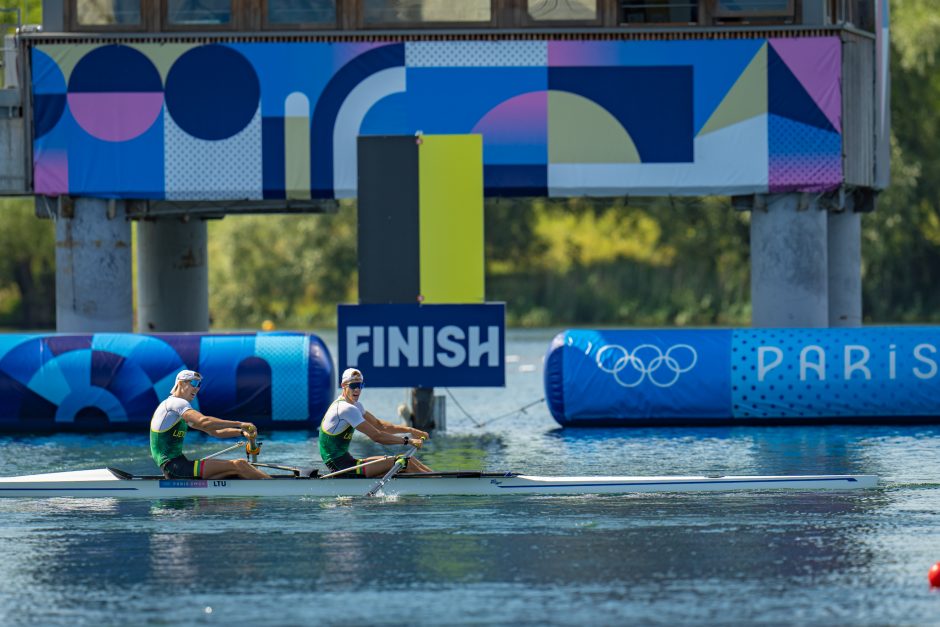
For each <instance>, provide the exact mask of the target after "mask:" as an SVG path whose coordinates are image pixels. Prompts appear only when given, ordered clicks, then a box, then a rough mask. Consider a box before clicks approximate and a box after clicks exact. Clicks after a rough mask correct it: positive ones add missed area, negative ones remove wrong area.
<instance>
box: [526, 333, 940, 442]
mask: <svg viewBox="0 0 940 627" xmlns="http://www.w3.org/2000/svg"><path fill="white" fill-rule="evenodd" d="M938 347H940V328H936V327H871V328H857V329H734V330H658V329H657V330H610V331H589V330H568V331H564V332H562V333H560V334H558V335H557V336H556V337H555V338H554V340H553V341H552V343H551V346H550V347H549V350H548V354H547V356H546V360H545V398H546V402H547V403H548V407H549V410H550V411H551V413H552V416H554V418H555V420H557V421H558V422H559V424H561V425H562V426H617V425H623V426H629V425H637V426H639V425H650V424H671V425H694V424H781V423H800V424H806V423H827V422H829V423H832V422H940V418H938V417H940V373H938V364H940V355H938V352H937V351H938Z"/></svg>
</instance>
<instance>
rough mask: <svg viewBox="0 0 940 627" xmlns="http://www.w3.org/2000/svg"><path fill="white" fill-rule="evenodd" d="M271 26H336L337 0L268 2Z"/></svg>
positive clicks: (268, 17) (268, 22)
mask: <svg viewBox="0 0 940 627" xmlns="http://www.w3.org/2000/svg"><path fill="white" fill-rule="evenodd" d="M266 4H267V13H266V17H267V24H268V25H269V26H298V25H315V26H322V27H335V26H336V0H267V3H266Z"/></svg>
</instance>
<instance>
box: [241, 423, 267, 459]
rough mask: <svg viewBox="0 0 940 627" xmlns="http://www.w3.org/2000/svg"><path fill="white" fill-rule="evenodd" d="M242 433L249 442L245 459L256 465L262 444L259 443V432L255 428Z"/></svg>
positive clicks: (243, 430)
mask: <svg viewBox="0 0 940 627" xmlns="http://www.w3.org/2000/svg"><path fill="white" fill-rule="evenodd" d="M242 433H244V434H245V436H246V437H247V438H248V442H247V443H246V444H245V459H247V460H248V461H250V462H252V463H254V462H257V461H258V453H260V452H261V444H262V443H261V442H257V439H258V430H257V429H255V427H253V426H252V427H250V428H248V429H242Z"/></svg>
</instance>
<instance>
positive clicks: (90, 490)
mask: <svg viewBox="0 0 940 627" xmlns="http://www.w3.org/2000/svg"><path fill="white" fill-rule="evenodd" d="M121 474H124V473H121ZM375 482H376V479H342V478H335V479H318V478H306V477H293V476H282V477H278V478H277V479H273V480H248V479H218V480H212V479H208V480H194V479H161V478H156V477H135V478H132V479H127V478H121V477H119V476H118V475H117V474H115V473H114V472H112V471H111V470H109V469H107V468H100V469H96V470H79V471H73V472H57V473H48V474H41V475H27V476H21V477H3V478H0V497H61V496H69V497H118V498H178V497H192V496H198V497H205V496H258V497H261V496H265V497H271V496H274V497H277V496H313V497H336V496H362V495H364V494H365V493H366V492H368V491H369V488H370V487H372V486H373V485H374V484H375ZM877 484H878V477H876V476H874V475H803V476H753V477H747V476H716V477H535V476H528V475H515V474H510V473H507V474H498V473H466V472H463V473H431V474H429V475H422V474H420V473H417V474H402V475H399V476H398V477H396V478H395V479H394V480H392V481H391V482H390V483H388V484H387V485H386V486H385V487H384V488H383V490H382V492H383V493H384V494H388V495H392V494H401V495H420V496H432V495H448V494H450V495H495V494H500V495H505V494H629V493H634V492H715V491H728V490H778V489H790V490H856V489H861V488H874V487H875V486H876V485H877Z"/></svg>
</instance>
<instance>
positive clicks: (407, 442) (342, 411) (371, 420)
mask: <svg viewBox="0 0 940 627" xmlns="http://www.w3.org/2000/svg"><path fill="white" fill-rule="evenodd" d="M362 381H363V378H362V372H360V371H359V370H357V369H356V368H347V369H346V370H345V371H344V372H343V376H342V378H341V379H340V384H341V385H342V388H343V393H342V394H340V396H339V398H337V399H336V400H335V401H333V404H332V405H330V407H329V409H327V410H326V414H325V415H324V416H323V420H322V421H321V422H320V433H319V437H318V439H319V442H320V457H322V458H323V463H325V464H326V466H327V468H329V469H330V470H331V471H333V472H336V471H339V470H346V469H347V468H352V467H354V466H355V467H356V471H355V473H353V472H352V471H350V472H349V473H348V475H346V476H356V475H358V476H365V477H376V476H381V475H384V474H385V473H386V472H388V470H389V469H390V468H391V467H392V464H394V463H395V458H394V457H388V458H382V457H368V458H366V459H356V458H354V457H353V456H352V455H350V454H349V443H350V442H351V441H352V437H353V431H354V430H355V431H359V432H361V433H363V434H365V435H367V436H369V438H370V439H371V440H373V441H374V442H378V443H379V444H399V445H402V446H414V447H416V448H421V446H422V445H423V444H424V441H425V440H426V439H427V437H428V434H427V433H426V432H424V431H421V430H420V429H413V428H412V427H408V426H405V425H396V424H392V423H390V422H385V421H384V420H379V419H378V418H376V417H375V416H373V415H372V414H371V413H370V412H368V411H366V409H365V408H364V407H363V406H362V403H360V402H359V396H360V395H361V394H362ZM378 460H384V461H378ZM406 460H407V464H408V466H407V468H408V469H409V470H415V471H418V472H431V469H430V468H428V467H427V466H425V465H424V464H422V463H421V462H420V461H418V458H416V457H413V456H412V457H409V458H406ZM369 462H375V463H369ZM366 464H368V465H366Z"/></svg>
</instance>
